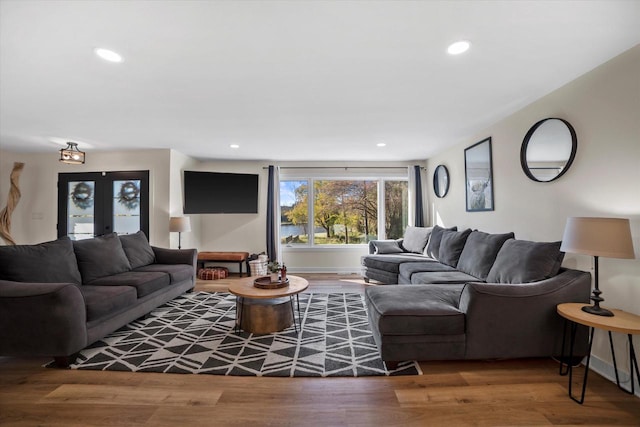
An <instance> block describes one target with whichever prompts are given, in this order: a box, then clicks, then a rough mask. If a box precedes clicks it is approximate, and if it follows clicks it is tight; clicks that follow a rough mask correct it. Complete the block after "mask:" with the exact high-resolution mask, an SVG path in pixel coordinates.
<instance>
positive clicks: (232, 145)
mask: <svg viewBox="0 0 640 427" xmlns="http://www.w3.org/2000/svg"><path fill="white" fill-rule="evenodd" d="M229 147H230V148H233V149H236V148H240V146H239V145H238V144H231V145H229Z"/></svg>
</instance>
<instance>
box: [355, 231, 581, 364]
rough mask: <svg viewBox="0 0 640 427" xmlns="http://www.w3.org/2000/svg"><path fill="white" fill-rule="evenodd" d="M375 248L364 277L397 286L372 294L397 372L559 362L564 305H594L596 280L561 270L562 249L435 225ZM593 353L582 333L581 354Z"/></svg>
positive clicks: (372, 315) (381, 338)
mask: <svg viewBox="0 0 640 427" xmlns="http://www.w3.org/2000/svg"><path fill="white" fill-rule="evenodd" d="M407 240H408V243H406V242H407ZM423 243H424V245H423V246H422V247H420V246H421V245H422V244H423ZM371 246H372V251H373V252H374V253H373V254H371V255H369V256H365V257H363V259H362V264H363V274H364V275H365V277H367V278H368V279H374V280H378V281H380V279H381V278H386V279H391V280H395V282H394V283H395V284H399V286H398V285H396V286H393V285H391V286H389V285H380V286H370V287H368V288H367V289H366V290H365V301H366V305H367V310H368V316H369V321H370V324H371V328H372V330H373V334H374V338H375V341H376V344H377V345H378V348H379V350H380V353H381V357H382V359H383V360H384V361H385V363H386V364H387V366H388V367H389V368H390V369H393V368H394V367H395V366H396V365H397V363H398V362H401V361H404V360H451V359H504V358H524V357H546V356H559V355H561V354H562V342H563V330H564V329H563V328H564V322H563V320H562V319H561V317H560V316H559V315H558V314H557V313H556V305H557V304H560V303H564V302H585V303H587V302H588V301H589V294H590V290H591V275H590V274H589V273H586V272H582V271H577V270H570V269H563V268H561V263H562V259H563V256H564V254H563V253H562V252H560V242H550V243H542V242H529V241H522V240H516V239H515V238H514V236H513V233H505V234H488V233H483V232H480V231H477V230H474V231H472V230H469V229H467V230H463V231H457V229H456V228H455V227H453V228H450V229H443V228H441V227H438V226H435V227H433V228H431V227H429V228H424V227H409V228H408V229H407V232H406V233H405V237H404V239H402V240H398V241H374V242H372V244H371ZM380 248H382V250H381V251H380ZM380 252H383V253H380ZM386 283H387V284H389V283H390V281H387V282H386ZM586 348H587V334H586V329H584V328H583V329H581V330H580V331H579V334H578V337H577V340H576V348H575V354H577V355H580V354H585V353H586Z"/></svg>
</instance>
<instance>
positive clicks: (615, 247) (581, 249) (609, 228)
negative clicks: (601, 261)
mask: <svg viewBox="0 0 640 427" xmlns="http://www.w3.org/2000/svg"><path fill="white" fill-rule="evenodd" d="M560 250H561V251H564V252H570V253H576V254H584V255H591V256H598V257H605V258H623V259H631V258H635V254H634V251H633V241H632V240H631V226H630V225H629V220H628V219H626V218H593V217H570V218H567V224H566V226H565V229H564V236H563V237H562V246H561V247H560Z"/></svg>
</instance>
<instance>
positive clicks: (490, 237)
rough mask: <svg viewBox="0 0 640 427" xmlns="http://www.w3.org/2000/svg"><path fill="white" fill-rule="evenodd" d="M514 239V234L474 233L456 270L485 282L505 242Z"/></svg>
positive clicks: (466, 244) (465, 245) (461, 255)
mask: <svg viewBox="0 0 640 427" xmlns="http://www.w3.org/2000/svg"><path fill="white" fill-rule="evenodd" d="M514 237H515V236H514V234H513V233H505V234H489V233H484V232H482V231H477V230H475V231H473V232H472V233H471V234H469V237H468V238H467V241H466V243H465V244H464V249H463V250H462V253H461V254H460V259H459V260H458V265H457V266H456V268H457V269H458V270H460V271H462V272H464V273H467V274H470V275H472V276H473V277H477V278H478V279H481V280H485V279H486V278H487V275H488V274H489V271H490V270H491V267H492V266H493V263H494V262H495V260H496V257H497V256H498V252H499V251H500V248H502V245H503V244H504V242H506V241H507V240H509V239H513V238H514Z"/></svg>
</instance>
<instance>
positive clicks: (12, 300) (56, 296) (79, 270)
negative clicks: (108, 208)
mask: <svg viewBox="0 0 640 427" xmlns="http://www.w3.org/2000/svg"><path fill="white" fill-rule="evenodd" d="M196 258H197V251H196V250H195V249H187V250H172V249H162V248H157V247H152V246H150V245H149V243H148V241H147V238H146V237H145V235H144V234H143V233H142V232H138V233H136V234H131V235H124V236H117V235H116V234H115V233H112V234H108V235H105V236H101V237H96V238H92V239H87V240H79V241H73V242H72V241H71V240H70V239H69V238H68V237H62V238H60V239H58V240H55V241H51V242H45V243H41V244H37V245H17V246H0V355H3V356H52V357H54V358H55V360H56V363H57V364H58V365H61V366H66V365H68V364H69V363H70V362H72V361H73V356H74V355H75V354H76V353H77V352H78V351H80V350H82V349H83V348H85V347H86V346H88V345H90V344H92V343H93V342H95V341H97V340H99V339H100V338H102V337H104V336H105V335H107V334H109V333H110V332H113V331H115V330H117V329H118V328H120V327H122V326H124V325H126V324H127V323H129V322H131V321H133V320H135V319H137V318H139V317H141V316H144V315H145V314H147V313H149V312H150V311H151V310H153V309H154V308H156V307H158V306H159V305H161V304H164V303H165V302H167V301H170V300H171V299H173V298H175V297H177V296H178V295H180V294H182V293H184V292H187V291H190V290H191V289H193V287H194V284H195V274H196Z"/></svg>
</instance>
